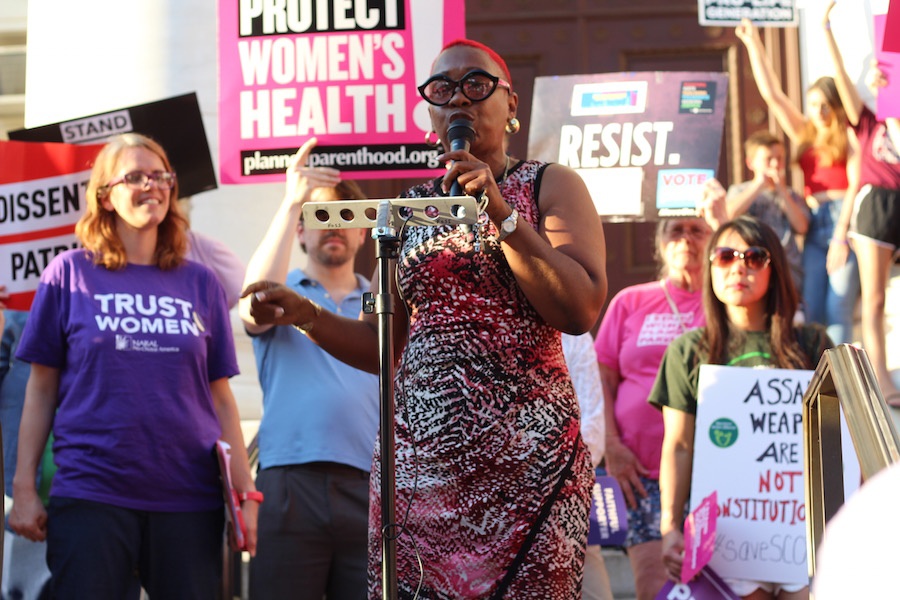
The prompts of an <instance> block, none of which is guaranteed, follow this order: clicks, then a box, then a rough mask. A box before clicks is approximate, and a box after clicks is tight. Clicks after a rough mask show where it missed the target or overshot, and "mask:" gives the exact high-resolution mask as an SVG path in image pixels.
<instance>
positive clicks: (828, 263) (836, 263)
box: [825, 240, 850, 275]
mask: <svg viewBox="0 0 900 600" xmlns="http://www.w3.org/2000/svg"><path fill="white" fill-rule="evenodd" d="M849 257H850V245H849V244H848V243H847V240H843V241H841V240H832V241H831V242H830V243H829V244H828V254H827V255H826V256H825V270H826V271H827V272H828V274H829V275H833V274H834V273H836V272H838V271H840V270H841V268H842V267H843V266H844V265H845V264H847V259H848V258H849Z"/></svg>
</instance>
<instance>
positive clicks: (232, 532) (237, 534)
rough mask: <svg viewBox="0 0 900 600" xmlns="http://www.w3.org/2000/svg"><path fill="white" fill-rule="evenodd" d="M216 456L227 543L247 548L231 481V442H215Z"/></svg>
mask: <svg viewBox="0 0 900 600" xmlns="http://www.w3.org/2000/svg"><path fill="white" fill-rule="evenodd" d="M216 456H218V457H219V470H220V472H221V479H222V494H223V495H224V497H225V521H226V526H227V528H228V544H229V545H230V546H231V549H232V550H234V551H244V550H246V549H247V525H246V524H244V513H243V511H242V510H241V501H240V498H239V497H238V493H237V492H236V491H235V489H234V486H233V485H232V483H231V444H229V443H228V442H226V441H224V440H218V441H217V442H216Z"/></svg>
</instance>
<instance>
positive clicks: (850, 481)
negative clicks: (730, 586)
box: [691, 365, 860, 584]
mask: <svg viewBox="0 0 900 600" xmlns="http://www.w3.org/2000/svg"><path fill="white" fill-rule="evenodd" d="M812 376H813V371H800V370H788V369H754V368H746V367H725V366H718V365H703V366H702V367H700V380H699V385H698V406H697V420H696V428H695V433H694V472H693V479H692V483H691V506H692V507H693V506H694V505H695V504H696V503H699V502H701V501H702V500H703V499H704V498H706V497H707V496H709V495H710V494H711V493H712V492H713V491H715V492H716V493H717V500H718V506H719V513H718V519H717V531H716V550H715V554H714V555H713V559H712V561H710V563H709V564H710V567H712V568H713V569H714V570H715V571H716V572H717V573H719V574H720V575H721V576H722V577H726V578H735V579H752V580H756V581H771V582H780V583H794V584H807V583H809V576H808V570H807V556H806V554H807V552H806V548H807V546H806V501H805V497H804V483H803V425H802V409H803V394H804V392H805V391H806V389H807V388H808V387H809V382H810V381H811V380H812ZM841 435H842V441H843V446H844V449H843V461H844V487H845V490H844V494H845V496H849V495H850V494H851V493H852V492H853V491H854V490H855V489H856V488H857V487H858V485H859V478H860V471H859V462H858V461H857V459H856V454H855V452H854V450H853V444H852V441H851V439H850V432H849V430H848V429H847V426H846V423H845V422H844V421H843V418H842V420H841Z"/></svg>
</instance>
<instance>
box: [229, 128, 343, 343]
mask: <svg viewBox="0 0 900 600" xmlns="http://www.w3.org/2000/svg"><path fill="white" fill-rule="evenodd" d="M315 145H316V138H312V139H310V140H308V141H307V142H306V143H305V144H303V146H302V147H301V148H300V149H299V150H298V151H297V154H295V155H294V156H293V157H292V158H291V161H290V163H288V168H287V183H286V186H285V192H284V198H283V199H282V201H281V204H280V205H279V206H278V210H277V211H276V212H275V216H274V217H273V218H272V222H271V224H270V225H269V229H268V230H267V231H266V235H265V237H263V239H262V241H261V242H260V243H259V246H257V248H256V251H255V252H254V253H253V256H252V257H251V258H250V262H249V263H248V264H247V271H246V274H245V275H244V287H246V286H247V285H249V284H251V283H253V282H256V281H272V282H277V283H283V282H284V280H285V279H286V278H287V274H288V268H289V266H290V261H291V252H292V250H293V248H294V244H296V243H297V224H298V223H299V221H300V210H301V207H302V206H303V203H304V202H306V201H308V200H309V198H310V196H311V195H312V192H313V190H314V189H315V188H317V187H333V186H335V185H337V184H338V183H340V181H341V174H340V172H339V171H337V170H335V169H328V168H312V167H307V166H306V161H307V159H308V158H309V153H310V152H311V151H312V149H313V148H314V147H315ZM239 307H240V308H239V312H240V315H241V319H242V320H243V321H244V327H246V329H247V331H249V332H250V333H262V332H263V331H266V330H267V329H269V328H271V327H272V325H271V324H265V325H260V324H258V323H257V322H256V321H255V320H254V319H253V316H252V315H251V314H250V300H249V298H247V297H244V298H243V299H242V300H241V301H240V303H239Z"/></svg>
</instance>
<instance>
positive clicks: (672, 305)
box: [659, 279, 688, 333]
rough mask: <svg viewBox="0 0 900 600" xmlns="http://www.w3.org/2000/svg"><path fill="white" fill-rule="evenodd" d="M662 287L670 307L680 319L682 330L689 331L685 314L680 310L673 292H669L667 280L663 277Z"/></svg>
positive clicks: (683, 331)
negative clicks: (685, 322)
mask: <svg viewBox="0 0 900 600" xmlns="http://www.w3.org/2000/svg"><path fill="white" fill-rule="evenodd" d="M659 285H660V287H662V291H663V293H664V294H665V295H666V300H668V301H669V308H671V309H672V313H673V314H674V315H675V318H676V319H678V324H679V325H681V332H682V333H687V331H688V328H687V325H685V324H684V316H683V314H682V312H681V311H680V310H678V305H677V304H675V299H674V298H672V294H670V293H669V288H667V287H666V280H665V279H663V280H662V281H660V282H659Z"/></svg>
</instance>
